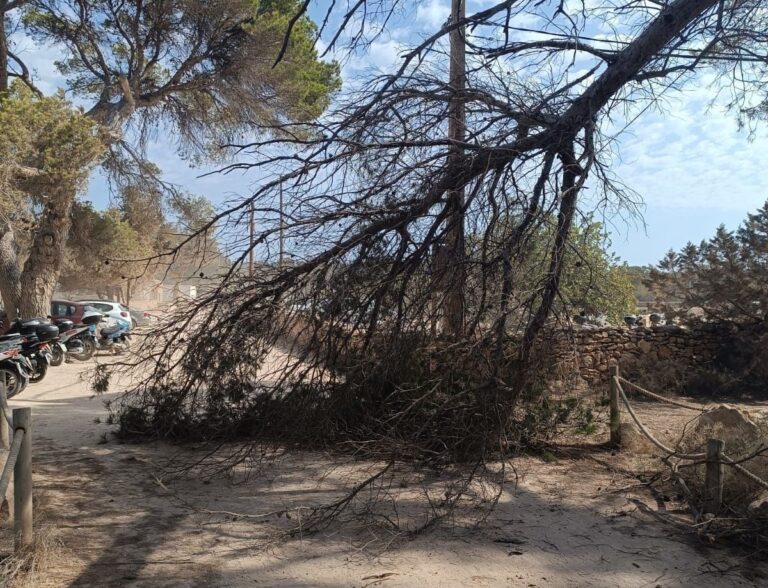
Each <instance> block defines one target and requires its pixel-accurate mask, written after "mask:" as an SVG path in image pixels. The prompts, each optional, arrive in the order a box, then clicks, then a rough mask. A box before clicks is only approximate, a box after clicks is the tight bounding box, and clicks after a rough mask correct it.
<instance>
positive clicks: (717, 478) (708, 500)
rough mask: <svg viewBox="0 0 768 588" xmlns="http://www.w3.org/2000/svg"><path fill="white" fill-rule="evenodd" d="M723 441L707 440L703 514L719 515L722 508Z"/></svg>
mask: <svg viewBox="0 0 768 588" xmlns="http://www.w3.org/2000/svg"><path fill="white" fill-rule="evenodd" d="M724 449H725V441H723V440H722V439H707V471H706V477H705V479H704V512H708V513H712V514H715V515H716V514H720V510H721V509H722V508H723V474H724V473H725V464H724V463H723V450H724Z"/></svg>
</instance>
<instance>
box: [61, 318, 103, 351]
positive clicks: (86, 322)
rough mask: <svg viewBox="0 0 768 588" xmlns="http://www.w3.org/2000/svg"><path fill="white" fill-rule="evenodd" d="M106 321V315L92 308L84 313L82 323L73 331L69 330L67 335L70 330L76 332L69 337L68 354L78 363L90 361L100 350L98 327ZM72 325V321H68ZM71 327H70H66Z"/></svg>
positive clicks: (73, 328)
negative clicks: (97, 350)
mask: <svg viewBox="0 0 768 588" xmlns="http://www.w3.org/2000/svg"><path fill="white" fill-rule="evenodd" d="M103 319H104V315H103V314H102V313H100V312H99V311H97V310H95V309H93V308H91V309H89V310H86V311H85V312H84V313H83V318H82V323H81V324H79V325H77V326H73V327H72V329H67V331H66V332H67V333H69V331H70V330H74V331H76V332H75V333H73V334H71V335H69V339H67V342H66V346H67V353H68V354H69V355H71V356H72V357H74V358H75V359H77V360H78V361H88V360H89V359H91V358H92V357H93V354H94V353H96V349H97V348H98V346H99V344H98V337H97V325H98V324H99V323H100V322H101V321H102V320H103ZM66 322H68V323H71V321H66ZM65 326H67V327H68V326H69V325H65Z"/></svg>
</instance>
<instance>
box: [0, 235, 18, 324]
mask: <svg viewBox="0 0 768 588" xmlns="http://www.w3.org/2000/svg"><path fill="white" fill-rule="evenodd" d="M20 274H21V271H20V268H19V252H18V247H17V244H16V235H15V234H14V232H13V229H12V228H11V226H10V225H9V224H7V223H0V296H2V299H3V308H4V309H5V312H6V314H7V316H8V320H13V319H15V318H16V317H17V316H18V314H17V313H18V309H19V305H20V304H21V283H20V281H19V277H20Z"/></svg>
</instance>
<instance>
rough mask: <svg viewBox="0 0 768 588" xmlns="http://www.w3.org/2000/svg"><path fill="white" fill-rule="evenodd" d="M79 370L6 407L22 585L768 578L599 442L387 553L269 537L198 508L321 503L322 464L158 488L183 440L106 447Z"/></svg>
mask: <svg viewBox="0 0 768 588" xmlns="http://www.w3.org/2000/svg"><path fill="white" fill-rule="evenodd" d="M89 367H92V364H80V363H73V364H67V365H64V366H62V367H60V368H57V369H53V370H52V371H51V372H50V373H49V376H48V377H47V379H46V380H45V381H44V382H42V383H40V384H38V385H36V386H30V387H29V388H28V389H27V390H26V391H25V392H24V393H23V394H22V395H21V396H20V397H18V398H14V399H13V400H12V401H11V405H12V406H31V407H32V410H33V417H34V458H35V466H34V467H35V474H34V478H35V484H36V501H37V515H38V517H39V521H38V527H39V528H42V526H43V525H45V526H50V528H51V532H50V533H51V538H50V540H49V542H51V543H54V544H56V545H57V546H58V547H57V548H56V549H55V550H54V551H53V552H52V553H51V554H50V556H49V557H47V558H46V561H44V562H43V566H42V569H41V570H40V571H39V572H38V573H36V574H35V575H34V576H33V577H32V578H31V579H30V581H29V582H30V584H31V585H34V586H41V587H42V586H98V587H109V586H133V587H155V586H158V587H164V586H189V587H193V586H232V587H245V586H251V587H252V586H281V587H288V586H293V587H304V586H305V587H310V586H318V587H336V586H339V587H341V586H344V587H347V586H350V587H351V586H355V587H360V588H362V587H364V586H386V587H402V586H419V587H432V586H434V587H437V586H440V587H451V586H457V587H458V586H530V587H533V586H600V587H603V586H605V587H608V586H617V587H618V586H621V587H627V586H632V587H634V586H637V587H640V586H650V587H655V586H662V587H671V586H697V587H702V588H703V587H708V586H712V587H721V586H759V585H766V582H768V579H766V578H767V577H766V576H764V575H762V571H761V570H759V569H753V567H752V564H749V563H745V562H744V561H742V560H740V559H738V558H737V557H736V556H735V555H733V554H730V553H729V552H728V551H726V550H724V549H722V548H713V547H705V546H702V545H701V544H699V543H698V542H697V541H696V539H695V538H693V537H692V536H690V535H687V534H685V533H683V532H682V531H679V530H677V529H676V528H675V527H673V526H670V525H668V524H664V523H662V522H660V521H659V520H657V519H656V518H655V517H654V516H653V515H652V514H648V512H646V511H648V510H650V511H651V512H657V511H659V510H664V509H665V508H666V507H665V505H664V504H663V503H659V502H658V501H656V500H654V499H653V497H652V496H650V495H645V494H643V492H642V491H641V490H638V489H637V479H635V478H634V477H633V476H632V475H631V474H629V473H626V472H624V471H623V470H622V468H621V465H622V462H621V459H622V458H621V457H617V456H614V455H611V453H610V452H607V451H604V452H597V453H595V452H591V456H590V457H582V458H578V457H577V458H566V457H564V456H555V458H554V459H550V460H547V462H545V461H543V460H541V459H538V458H524V459H519V460H516V462H515V467H516V469H517V471H518V473H519V474H520V480H519V483H518V485H517V488H516V489H514V490H513V489H512V487H511V486H510V487H509V488H510V489H509V490H508V491H507V492H505V494H504V495H503V497H502V499H501V501H500V504H499V507H498V508H497V509H496V511H495V512H494V513H493V515H492V516H491V517H490V519H489V520H488V522H487V524H486V525H485V526H483V527H481V528H478V529H466V528H464V527H459V528H451V527H446V528H440V529H438V530H435V531H432V532H428V533H425V534H423V535H420V536H418V537H417V538H415V539H409V540H398V541H396V542H394V543H392V545H391V546H390V547H389V549H382V546H383V545H386V544H387V543H388V541H389V540H391V537H389V536H387V535H386V533H384V532H382V531H380V530H378V529H376V528H372V527H365V528H355V527H353V526H350V525H343V526H337V527H331V528H329V529H328V530H327V531H324V532H322V533H320V534H317V535H314V536H311V537H304V538H303V539H296V540H293V541H290V542H287V543H284V542H283V543H275V542H273V541H271V539H272V538H274V536H275V529H276V528H278V526H279V525H280V524H284V523H285V521H277V520H258V521H254V520H251V519H247V518H242V517H239V518H238V517H233V516H227V515H222V514H211V513H210V512H203V510H202V509H206V510H208V511H232V512H237V513H261V512H267V511H270V510H273V509H280V508H284V507H285V506H287V505H296V504H316V503H318V502H324V501H327V500H328V497H329V496H335V495H336V494H335V492H336V490H337V489H336V486H335V483H336V480H335V478H334V475H326V474H327V472H328V468H329V463H330V462H329V460H328V458H326V457H323V456H317V455H304V456H297V457H295V458H290V459H289V460H287V461H286V462H283V463H281V464H275V465H273V466H269V467H267V468H265V469H264V470H262V471H260V472H257V473H255V474H254V475H252V476H251V477H250V478H249V479H248V481H245V482H244V481H240V483H236V484H233V483H232V480H230V479H228V478H226V477H225V476H216V477H214V478H213V479H203V478H198V479H176V480H170V479H168V478H167V477H166V478H165V480H166V481H165V484H164V485H160V484H158V483H157V480H156V476H162V473H161V465H162V463H164V460H165V458H166V457H167V456H168V455H169V454H171V453H178V452H179V451H180V450H179V449H177V448H171V447H167V446H163V445H159V444H151V445H127V444H121V443H118V442H117V441H116V440H115V439H114V438H113V437H112V436H111V435H110V433H109V431H110V426H109V425H107V424H106V417H107V413H106V410H105V408H104V404H103V401H104V398H94V397H92V395H91V393H90V391H89V389H88V385H87V383H85V382H84V381H82V380H81V377H80V376H81V374H82V373H83V371H84V370H85V369H86V368H89ZM641 410H642V411H648V414H652V413H653V411H657V412H658V413H659V416H660V418H661V423H662V428H664V427H669V428H671V429H674V427H675V420H674V418H673V416H674V414H675V412H674V409H672V412H669V411H668V410H666V409H661V408H660V407H658V406H654V405H647V406H646V407H643V408H642V409H641ZM669 415H673V416H672V417H670V416H669ZM664 418H668V421H664ZM182 455H183V453H182ZM177 496H183V497H184V499H185V501H186V503H182V502H180V501H179V500H178V499H177V498H176V497H177ZM421 506H423V505H421ZM294 522H295V521H294ZM4 540H5V541H7V540H8V535H7V532H6V533H5V534H4ZM3 549H4V550H7V546H4V547H3Z"/></svg>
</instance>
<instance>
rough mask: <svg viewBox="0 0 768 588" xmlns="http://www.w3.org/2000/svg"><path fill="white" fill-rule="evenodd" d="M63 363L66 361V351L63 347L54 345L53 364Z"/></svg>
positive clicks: (54, 365)
mask: <svg viewBox="0 0 768 588" xmlns="http://www.w3.org/2000/svg"><path fill="white" fill-rule="evenodd" d="M62 363H64V352H63V351H62V350H61V347H59V346H58V345H54V346H53V348H52V349H51V366H53V367H59V366H60V365H61V364H62Z"/></svg>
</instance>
